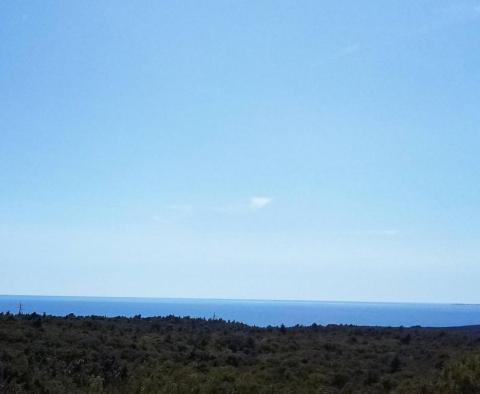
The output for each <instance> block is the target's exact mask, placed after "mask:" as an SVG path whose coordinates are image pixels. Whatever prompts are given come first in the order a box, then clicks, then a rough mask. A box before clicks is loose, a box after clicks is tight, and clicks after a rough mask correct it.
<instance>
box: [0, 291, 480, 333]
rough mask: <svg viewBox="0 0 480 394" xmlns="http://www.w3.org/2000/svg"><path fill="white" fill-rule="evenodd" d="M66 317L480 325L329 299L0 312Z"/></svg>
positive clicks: (6, 302) (471, 316) (124, 301)
mask: <svg viewBox="0 0 480 394" xmlns="http://www.w3.org/2000/svg"><path fill="white" fill-rule="evenodd" d="M20 303H22V307H23V311H24V312H37V313H44V312H45V313H47V314H51V315H58V316H64V315H67V314H69V313H74V314H75V315H101V316H134V315H142V316H144V317H146V316H166V315H176V316H191V317H204V318H212V317H213V316H215V317H217V318H222V319H224V320H235V321H239V322H243V323H247V324H251V325H257V326H268V325H280V324H285V325H286V326H292V325H296V324H300V325H310V324H312V323H317V324H322V325H325V324H355V325H379V326H415V325H421V326H430V327H447V326H463V325H471V324H480V305H476V304H475V305H470V304H468V305H465V304H403V303H370V302H327V301H244V300H199V299H162V298H97V297H40V296H9V295H4V296H0V312H6V311H10V312H14V313H16V312H18V305H19V304H20Z"/></svg>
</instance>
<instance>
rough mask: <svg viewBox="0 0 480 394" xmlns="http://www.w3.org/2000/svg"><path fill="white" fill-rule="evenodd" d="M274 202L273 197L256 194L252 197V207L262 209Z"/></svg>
mask: <svg viewBox="0 0 480 394" xmlns="http://www.w3.org/2000/svg"><path fill="white" fill-rule="evenodd" d="M271 203H272V198H271V197H264V196H256V197H251V198H250V208H252V209H262V208H265V207H266V206H268V205H270V204H271Z"/></svg>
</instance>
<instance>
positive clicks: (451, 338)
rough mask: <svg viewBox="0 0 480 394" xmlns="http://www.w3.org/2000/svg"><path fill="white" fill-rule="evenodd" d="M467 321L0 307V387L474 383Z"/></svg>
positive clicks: (383, 388) (391, 388) (347, 387)
mask: <svg viewBox="0 0 480 394" xmlns="http://www.w3.org/2000/svg"><path fill="white" fill-rule="evenodd" d="M476 329H477V328H464V329H427V328H408V329H407V328H378V327H355V326H326V327H322V326H316V325H314V326H311V327H292V328H285V327H279V328H257V327H250V326H246V325H243V324H239V323H228V322H225V321H222V320H203V319H190V318H176V317H165V318H140V317H137V318H131V319H129V318H122V317H119V318H103V317H84V318H80V317H74V316H73V315H71V316H67V317H64V318H62V317H50V316H39V315H36V314H32V315H17V316H14V315H11V314H0V392H2V393H353V392H355V393H357V392H358V393H384V392H391V393H417V392H418V393H479V392H480V358H479V357H478V356H476V354H480V343H479V341H478V339H477V338H478V333H477V332H475V330H476Z"/></svg>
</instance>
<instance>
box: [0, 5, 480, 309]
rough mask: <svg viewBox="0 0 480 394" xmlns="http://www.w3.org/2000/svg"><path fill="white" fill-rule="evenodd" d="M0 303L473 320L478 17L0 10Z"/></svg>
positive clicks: (323, 8) (452, 12)
mask: <svg viewBox="0 0 480 394" xmlns="http://www.w3.org/2000/svg"><path fill="white" fill-rule="evenodd" d="M0 100H1V106H0V188H1V189H0V293H3V294H59V295H108V296H154V297H216V298H267V299H320V300H363V301H432V302H480V294H479V293H478V280H479V278H480V260H479V259H480V242H479V241H480V209H479V208H480V182H479V181H480V158H479V157H480V155H479V153H478V152H479V150H480V130H479V125H480V111H479V103H480V2H479V1H457V0H455V1H439V0H435V1H426V0H424V1H405V0H401V1H400V0H399V1H389V2H385V1H380V0H378V1H363V2H359V1H258V2H257V1H236V2H231V1H215V2H214V1H206V2H196V1H181V2H155V1H142V2H134V3H132V2H127V1H103V2H94V1H85V2H59V1H56V2H50V1H42V2H39V1H38V2H35V1H30V2H16V1H4V2H2V3H1V4H0Z"/></svg>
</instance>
